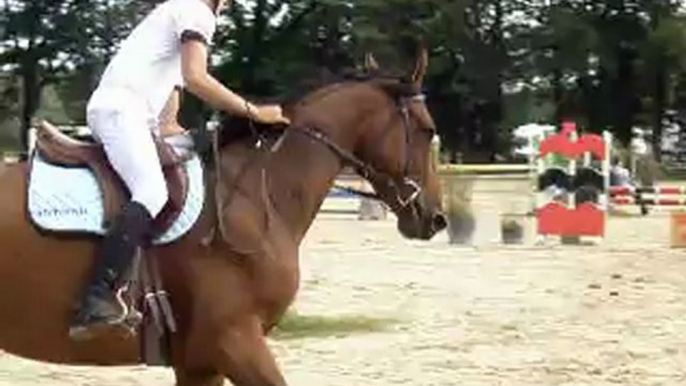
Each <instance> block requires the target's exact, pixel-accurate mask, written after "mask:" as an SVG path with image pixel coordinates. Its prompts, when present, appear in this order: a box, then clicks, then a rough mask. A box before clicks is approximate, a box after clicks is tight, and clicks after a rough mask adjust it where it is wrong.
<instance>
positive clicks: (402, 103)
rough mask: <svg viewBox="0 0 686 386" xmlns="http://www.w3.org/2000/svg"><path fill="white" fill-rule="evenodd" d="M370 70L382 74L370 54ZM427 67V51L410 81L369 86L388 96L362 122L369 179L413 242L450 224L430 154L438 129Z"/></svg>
mask: <svg viewBox="0 0 686 386" xmlns="http://www.w3.org/2000/svg"><path fill="white" fill-rule="evenodd" d="M366 65H367V67H368V68H369V69H371V70H376V69H378V65H377V64H376V61H375V60H374V59H373V57H372V56H370V55H369V56H368V57H367V60H366ZM427 67H428V54H427V52H426V50H422V51H421V53H420V55H419V58H418V59H417V64H416V66H415V69H414V72H413V73H412V75H411V76H410V77H407V78H408V79H407V80H405V81H398V80H393V81H389V80H383V78H378V79H376V80H371V81H370V82H369V84H370V85H372V86H373V87H377V88H378V89H380V90H381V91H382V94H383V95H382V96H381V98H379V102H378V106H376V108H375V109H374V110H372V112H371V114H370V116H369V119H367V120H366V121H365V122H363V123H362V125H363V126H364V127H363V134H362V135H361V136H360V137H359V138H360V139H359V142H358V144H357V146H356V150H355V152H356V154H358V155H359V156H360V158H361V159H362V160H364V161H365V162H367V163H368V164H369V165H370V166H371V167H372V168H373V170H374V172H373V173H372V174H373V175H371V176H369V177H370V178H369V180H370V182H371V183H372V185H373V186H374V189H375V190H376V192H377V194H378V195H379V197H380V198H381V199H382V200H383V201H384V202H385V203H386V204H388V205H389V206H390V207H391V209H392V210H393V211H394V212H395V214H396V215H397V217H398V229H399V230H400V232H401V233H402V234H403V235H404V236H405V237H408V238H418V239H427V240H428V239H430V238H432V237H433V236H434V235H435V234H436V233H437V232H439V231H441V230H443V229H444V228H445V227H446V226H447V223H446V219H445V216H444V215H443V213H442V209H441V201H442V200H441V192H440V185H439V179H438V175H437V171H436V165H435V164H434V162H433V157H432V151H431V149H432V146H431V145H432V141H433V139H434V137H435V136H436V127H435V124H434V120H433V118H432V117H431V114H430V113H429V110H428V108H427V106H426V104H425V98H424V94H422V84H423V80H424V76H425V75H426V70H427ZM369 108H370V110H371V108H372V106H369Z"/></svg>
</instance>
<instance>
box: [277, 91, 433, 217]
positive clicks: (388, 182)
mask: <svg viewBox="0 0 686 386" xmlns="http://www.w3.org/2000/svg"><path fill="white" fill-rule="evenodd" d="M424 100H426V97H425V95H424V94H414V95H411V96H401V97H398V98H397V99H396V105H397V107H398V109H399V111H400V115H401V117H402V119H403V128H404V134H405V163H404V166H403V176H402V179H401V180H400V181H398V180H397V179H396V178H394V177H392V176H391V175H390V174H389V173H385V172H380V171H378V170H377V169H376V168H374V167H373V166H372V165H371V164H369V163H368V162H365V161H362V160H361V159H360V158H359V157H357V156H356V155H355V154H353V153H352V152H350V151H348V150H346V149H344V148H342V147H341V146H340V145H338V144H337V143H335V142H333V140H331V138H330V137H329V136H328V135H327V134H326V133H324V132H323V131H321V130H319V129H317V128H300V127H291V128H289V129H288V130H289V131H296V132H299V133H302V134H304V135H306V136H308V137H310V138H312V139H314V140H316V141H317V142H319V143H321V144H323V145H325V146H326V147H327V148H328V149H329V150H331V151H332V152H333V153H334V154H335V155H336V156H337V157H338V158H339V159H340V160H341V161H342V162H343V164H344V165H345V166H350V167H352V168H353V169H354V170H355V171H356V172H357V173H358V174H359V175H360V176H361V177H362V178H364V179H366V180H367V181H369V182H371V183H375V185H377V186H384V185H385V186H387V187H388V188H389V190H390V191H391V192H393V193H392V197H390V202H388V201H386V203H387V204H388V205H389V206H390V207H391V209H393V210H395V211H398V210H402V209H405V208H407V207H409V206H410V205H411V204H413V203H414V202H415V201H416V200H417V198H418V197H419V195H420V194H421V192H422V188H421V186H420V185H419V184H418V183H417V181H415V180H414V179H413V178H412V177H411V176H410V168H411V167H412V157H411V154H410V152H411V149H412V121H411V119H410V105H411V104H412V103H416V102H423V101H424ZM391 127H392V125H391ZM386 132H388V130H386ZM384 134H385V133H384ZM336 188H337V189H339V190H343V191H347V192H350V193H353V194H356V195H359V196H362V197H366V198H371V199H375V200H381V201H384V200H383V199H382V195H380V194H379V193H369V192H365V191H362V190H358V189H353V188H347V187H340V186H336ZM406 191H407V193H405V192H406Z"/></svg>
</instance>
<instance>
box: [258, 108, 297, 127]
mask: <svg viewBox="0 0 686 386" xmlns="http://www.w3.org/2000/svg"><path fill="white" fill-rule="evenodd" d="M251 115H252V118H253V119H254V120H255V121H257V122H259V123H266V124H278V123H283V124H286V125H288V124H290V123H291V121H290V120H289V119H288V118H286V117H285V116H284V115H283V110H282V109H281V106H279V105H263V106H256V109H255V110H254V111H252V114H251Z"/></svg>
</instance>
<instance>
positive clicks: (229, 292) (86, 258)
mask: <svg viewBox="0 0 686 386" xmlns="http://www.w3.org/2000/svg"><path fill="white" fill-rule="evenodd" d="M426 67H427V57H426V53H423V54H422V55H420V58H419V59H418V61H417V66H416V69H415V71H414V73H413V75H412V77H411V79H412V81H406V82H402V81H398V80H384V79H382V78H372V79H369V80H365V81H361V80H360V81H351V82H341V83H338V84H333V85H329V86H327V87H324V88H322V89H320V90H318V91H315V92H313V93H311V94H309V95H308V96H306V97H305V98H303V99H302V100H300V101H299V102H298V103H297V104H296V105H294V106H293V107H292V109H290V113H289V114H290V116H291V119H292V123H293V125H292V126H291V127H290V128H288V129H287V130H286V131H285V133H284V134H283V136H282V137H281V138H280V139H279V140H278V141H277V143H276V144H274V146H273V147H272V148H270V151H269V152H263V153H259V152H258V151H256V150H254V146H252V141H251V140H250V139H246V140H239V141H237V142H236V141H234V142H232V143H229V144H227V145H225V146H222V147H221V148H220V151H219V156H218V159H219V161H220V162H219V166H220V167H218V168H217V170H219V172H217V173H216V174H217V177H218V181H217V186H218V188H217V189H216V195H217V197H218V200H216V201H215V200H209V204H207V205H206V208H205V210H204V213H203V215H202V217H201V219H200V220H199V222H198V223H197V224H196V225H195V227H194V228H193V230H191V232H190V233H189V234H187V235H186V236H185V237H183V238H182V239H181V240H179V241H177V242H175V243H174V244H171V245H168V246H161V247H155V248H151V249H150V250H149V251H148V252H147V256H146V258H155V259H159V261H160V267H161V268H160V269H161V274H162V278H163V281H164V283H165V286H166V289H167V290H168V291H169V293H170V296H171V301H172V306H173V309H174V313H175V317H176V319H177V322H178V326H179V329H178V332H177V333H176V334H175V335H174V336H173V338H172V348H171V362H172V366H173V367H174V370H175V373H176V379H177V385H180V386H210V385H212V386H216V385H221V384H223V382H224V380H225V378H228V379H229V380H230V381H232V382H233V384H235V385H238V386H258V385H285V384H286V381H285V380H284V378H283V376H282V374H281V372H280V370H279V368H278V365H277V363H276V361H275V359H274V357H273V355H272V353H271V352H270V350H269V348H268V346H267V344H266V341H265V335H266V334H267V333H268V332H269V331H270V329H271V328H272V327H273V326H274V325H275V324H276V323H277V321H278V320H279V318H280V317H281V316H282V315H283V313H284V312H285V311H286V310H287V308H288V307H289V306H290V305H291V303H292V301H293V299H294V297H295V295H296V292H297V290H298V285H299V263H298V248H299V244H300V242H301V240H302V239H303V237H304V236H305V234H306V232H307V230H308V228H309V227H310V225H311V224H312V222H313V220H314V218H315V216H316V214H317V212H318V210H319V208H320V206H321V204H322V202H323V201H324V199H325V198H326V196H327V194H328V192H329V191H330V189H331V186H332V184H333V181H334V179H335V177H336V176H337V175H338V173H339V172H340V171H341V169H342V167H343V166H344V165H352V166H353V167H355V168H357V169H358V171H359V172H360V173H362V174H363V175H365V176H366V177H367V178H369V179H370V182H371V183H372V185H374V187H375V189H376V191H377V192H378V194H379V196H380V198H381V199H383V200H384V201H385V202H386V203H387V204H388V205H389V206H390V207H391V208H392V209H393V210H394V212H395V213H396V214H397V217H398V227H399V229H400V231H401V232H402V234H403V235H405V236H406V237H408V238H417V239H429V238H431V237H432V236H433V235H434V234H435V233H436V232H438V231H440V230H441V229H443V228H444V227H445V225H446V224H445V220H444V219H443V217H442V215H441V213H440V202H441V200H440V193H439V186H438V179H437V175H436V172H435V168H434V165H433V164H432V162H431V159H432V158H431V155H430V142H431V139H432V137H433V135H434V134H435V132H434V125H433V121H432V119H431V116H430V115H429V113H428V110H427V109H426V106H425V104H424V102H423V98H422V97H421V94H420V89H421V84H422V79H423V78H424V74H425V72H426ZM27 170H28V166H27V164H25V163H19V164H15V165H10V166H7V167H6V168H4V171H3V173H2V174H0V279H1V280H0V304H2V307H0V349H3V350H5V351H7V352H10V353H13V354H16V355H19V356H23V357H26V358H32V359H35V360H40V361H46V362H53V363H62V364H91V365H103V366H108V365H124V364H135V363H139V360H140V359H139V358H140V353H139V348H138V342H137V340H136V339H134V338H129V339H123V338H121V337H119V336H102V337H100V338H98V339H96V340H94V341H90V342H74V341H71V340H70V339H69V338H68V334H67V331H68V322H69V318H70V315H71V313H72V309H73V306H74V304H75V301H76V300H78V298H79V296H80V294H81V293H82V291H83V290H84V285H85V283H86V282H87V279H88V275H89V273H90V269H91V266H92V264H93V261H92V259H93V256H94V255H95V249H96V247H97V245H98V243H97V239H94V238H88V237H75V236H70V237H58V236H57V235H55V234H50V233H45V232H39V231H37V229H36V228H35V227H34V226H33V225H32V224H31V223H30V222H29V220H28V218H27V213H26V207H27V201H26V200H27V199H26V195H27ZM215 202H216V203H217V204H216V205H214V203H215ZM217 214H218V215H217ZM217 223H219V224H221V226H217ZM217 229H219V230H218V231H216V232H213V230H217ZM212 235H214V237H212ZM210 239H213V240H214V242H208V240H210Z"/></svg>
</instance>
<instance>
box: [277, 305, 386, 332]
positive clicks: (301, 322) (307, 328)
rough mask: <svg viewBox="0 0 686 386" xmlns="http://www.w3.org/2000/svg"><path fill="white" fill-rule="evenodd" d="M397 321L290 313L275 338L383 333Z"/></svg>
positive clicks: (279, 325)
mask: <svg viewBox="0 0 686 386" xmlns="http://www.w3.org/2000/svg"><path fill="white" fill-rule="evenodd" d="M396 323H397V321H396V320H393V319H388V318H372V317H369V316H361V315H353V316H339V317H328V316H304V315H299V314H297V313H296V312H292V311H291V312H288V313H287V314H286V315H285V316H284V317H283V318H282V319H281V321H280V322H279V324H278V325H277V326H276V328H275V330H274V333H273V336H274V337H275V338H277V339H302V338H319V337H327V336H347V335H351V334H354V333H370V332H383V331H385V330H386V329H387V328H388V327H389V326H391V325H393V324H396Z"/></svg>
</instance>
